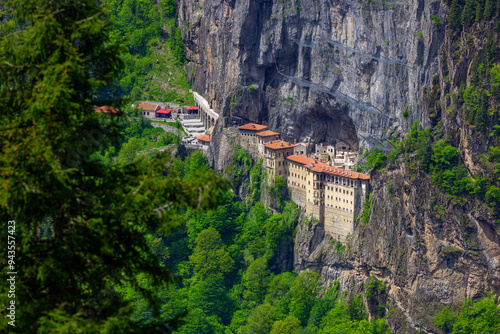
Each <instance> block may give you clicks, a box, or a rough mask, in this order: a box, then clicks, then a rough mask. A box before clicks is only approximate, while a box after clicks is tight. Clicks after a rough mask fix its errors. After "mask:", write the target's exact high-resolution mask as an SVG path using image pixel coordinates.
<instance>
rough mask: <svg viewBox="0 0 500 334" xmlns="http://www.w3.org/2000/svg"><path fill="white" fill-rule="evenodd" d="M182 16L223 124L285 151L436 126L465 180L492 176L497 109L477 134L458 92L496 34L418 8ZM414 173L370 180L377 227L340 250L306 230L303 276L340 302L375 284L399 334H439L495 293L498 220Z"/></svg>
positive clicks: (375, 142)
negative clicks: (310, 275) (280, 141)
mask: <svg viewBox="0 0 500 334" xmlns="http://www.w3.org/2000/svg"><path fill="white" fill-rule="evenodd" d="M178 10H179V21H180V22H179V23H180V26H181V29H182V33H183V37H184V39H185V40H186V47H187V49H186V52H187V58H188V59H189V61H190V62H189V64H188V65H187V67H186V68H187V71H188V75H189V76H190V77H191V79H192V82H193V87H194V89H195V90H197V91H198V92H201V93H202V94H203V95H204V96H205V97H206V98H207V99H208V100H209V102H210V103H211V104H212V107H213V108H214V109H215V110H217V111H218V112H219V113H221V114H223V115H225V116H229V115H234V116H238V117H242V118H244V119H245V120H248V121H254V122H262V123H265V124H267V125H269V126H270V127H271V128H272V129H274V130H277V131H279V132H281V133H282V136H283V137H284V138H285V139H287V140H297V141H309V142H312V143H317V142H323V141H326V142H335V141H336V140H339V139H340V140H344V141H346V142H348V143H349V144H351V145H354V146H361V147H365V148H368V147H382V148H383V147H385V140H386V139H388V138H390V137H392V136H394V137H396V138H401V137H404V136H405V135H406V134H407V133H408V132H409V128H410V126H411V124H412V123H413V121H414V120H418V121H419V123H420V124H422V125H424V126H430V127H435V126H436V125H438V127H437V128H439V129H440V130H439V131H441V132H442V133H443V136H444V137H446V138H447V140H448V141H449V142H450V143H452V144H453V145H454V146H455V147H458V148H459V153H460V157H461V159H462V161H463V163H464V164H465V167H466V169H467V172H468V174H469V175H471V176H472V177H476V176H479V175H486V174H488V173H491V169H488V167H487V164H486V163H484V162H482V161H484V157H482V154H485V153H486V152H488V149H489V147H490V146H491V145H492V144H493V143H494V142H495V139H494V138H492V137H491V136H489V135H488V133H489V132H488V131H491V129H492V126H494V125H495V124H498V122H497V120H496V119H495V117H498V114H497V112H494V110H498V105H495V104H493V105H492V109H491V110H493V111H492V112H490V114H489V116H488V117H489V118H490V121H489V125H488V126H487V129H483V130H482V131H479V128H478V127H474V126H471V125H470V124H469V125H467V124H468V123H467V122H468V121H467V117H466V116H465V115H466V114H467V113H466V112H465V111H464V108H463V106H461V103H463V101H462V102H460V97H459V95H460V94H459V93H458V92H459V90H461V89H462V90H463V86H464V85H468V84H469V83H470V80H471V77H472V76H473V75H474V71H475V70H476V69H477V64H476V65H474V64H473V63H474V61H476V60H477V59H482V57H484V56H485V53H486V52H487V50H488V49H489V48H490V49H491V46H488V45H489V44H488V43H490V44H492V43H493V45H496V48H497V49H498V44H499V36H498V30H495V29H493V23H479V24H476V25H475V27H473V28H471V29H467V30H466V31H461V32H457V31H452V30H448V29H447V15H448V14H447V13H448V7H447V5H446V4H445V3H443V2H441V1H421V0H413V1H410V0H402V1H401V0H399V1H394V2H391V1H378V0H372V1H369V2H365V1H358V2H356V1H349V0H341V1H330V0H311V1H300V0H281V1H278V0H261V1H259V0H237V1H236V0H233V1H222V0H205V1H192V0H190V1H187V0H180V1H179V9H178ZM460 87H462V88H460ZM469 118H470V117H469ZM224 138H225V136H224V135H223V134H222V132H220V131H218V132H217V133H216V135H215V136H214V145H212V154H213V156H214V163H215V164H216V166H217V168H218V169H221V168H222V167H223V166H224V165H225V163H224V161H229V160H230V159H229V158H228V157H227V152H228V150H227V149H224V150H221V149H220V148H224V147H226V148H227V147H228V142H227V140H225V139H224ZM410 161H411V158H410ZM415 166H416V165H415V164H414V163H408V162H402V161H399V162H396V163H394V164H392V165H391V166H390V167H389V168H388V169H387V170H384V171H380V172H376V173H374V174H373V175H372V201H371V214H370V219H369V221H368V222H367V223H366V224H364V223H362V222H361V221H360V220H358V222H357V224H356V226H355V230H354V233H353V235H352V236H351V238H350V240H349V242H348V243H347V245H346V248H345V249H344V248H342V247H339V245H337V244H336V243H335V242H333V241H332V240H331V238H330V237H329V236H328V235H326V234H325V233H324V229H323V228H322V226H320V225H314V224H302V225H300V226H299V228H298V231H297V236H296V240H295V249H294V263H295V264H294V266H295V268H296V269H298V270H304V269H311V270H314V271H317V272H319V273H321V274H322V276H323V277H324V278H325V279H326V281H328V282H331V281H333V280H338V281H339V283H340V286H341V288H342V289H343V290H352V289H358V290H359V289H362V286H363V284H364V282H366V281H367V279H368V278H369V277H371V276H375V277H376V278H378V279H380V280H382V281H384V282H386V283H387V284H388V289H387V298H388V300H387V304H386V307H387V310H391V312H388V313H387V314H388V322H389V323H390V324H391V326H392V327H393V329H395V330H397V331H398V332H416V331H417V330H419V329H421V330H423V331H424V332H429V333H434V332H439V330H438V329H437V328H436V327H435V325H434V324H433V321H432V317H433V315H435V314H436V313H437V312H439V311H440V309H442V307H443V305H445V304H455V303H458V302H459V301H461V300H463V298H465V297H480V296H481V295H482V294H483V293H484V292H485V291H493V292H495V293H500V237H499V224H498V223H496V222H495V221H497V220H499V219H500V218H499V217H498V216H496V215H495V214H493V213H492V212H493V211H492V210H491V209H489V208H487V207H486V206H485V205H484V201H482V200H478V199H474V198H472V197H466V198H462V199H457V198H454V197H452V196H448V195H446V194H444V193H443V192H442V191H441V190H439V188H438V187H437V186H436V185H434V184H433V183H432V182H431V180H430V178H429V176H428V175H426V174H425V173H424V172H423V171H422V170H420V169H418V164H417V168H415Z"/></svg>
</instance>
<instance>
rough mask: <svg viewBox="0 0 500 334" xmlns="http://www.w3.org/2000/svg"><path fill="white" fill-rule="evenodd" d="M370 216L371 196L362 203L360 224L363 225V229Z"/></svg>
mask: <svg viewBox="0 0 500 334" xmlns="http://www.w3.org/2000/svg"><path fill="white" fill-rule="evenodd" d="M371 214H372V194H370V196H369V197H368V198H367V199H365V201H364V202H363V212H362V213H361V224H363V226H364V227H366V226H367V225H368V222H369V221H370V215H371Z"/></svg>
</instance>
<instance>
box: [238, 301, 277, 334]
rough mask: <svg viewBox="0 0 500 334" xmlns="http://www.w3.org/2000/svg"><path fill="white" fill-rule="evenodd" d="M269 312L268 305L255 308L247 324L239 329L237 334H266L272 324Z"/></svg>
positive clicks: (270, 307) (269, 306)
mask: <svg viewBox="0 0 500 334" xmlns="http://www.w3.org/2000/svg"><path fill="white" fill-rule="evenodd" d="M271 310H272V306H271V305H270V304H262V305H259V306H257V307H256V308H255V309H254V310H253V311H252V313H250V316H249V317H248V321H247V324H246V325H245V326H243V327H241V328H240V329H239V331H238V334H268V333H269V331H270V330H271V326H272V324H273V322H272V319H271V317H270V314H271Z"/></svg>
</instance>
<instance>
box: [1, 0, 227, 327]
mask: <svg viewBox="0 0 500 334" xmlns="http://www.w3.org/2000/svg"><path fill="white" fill-rule="evenodd" d="M148 3H149V2H148ZM100 4H101V2H100V1H93V0H88V1H79V0H73V1H48V0H36V1H35V0H9V1H3V2H2V9H3V10H5V11H6V12H8V13H9V16H8V18H6V17H5V16H4V17H3V18H4V19H3V20H2V21H1V23H0V24H1V28H0V29H1V34H0V54H1V55H2V62H0V77H1V85H2V89H1V90H0V105H1V107H2V113H1V116H0V118H1V121H0V141H1V142H2V146H1V148H0V150H1V154H0V187H1V191H0V215H1V217H2V221H3V223H2V224H3V226H5V230H7V228H6V224H7V222H8V221H9V220H15V221H16V235H15V237H16V239H15V241H16V255H17V258H18V259H19V260H20V263H21V264H22V265H21V266H22V270H21V268H19V270H17V272H18V274H17V277H16V278H17V280H16V283H17V285H16V305H25V306H26V307H19V308H16V327H15V330H16V331H18V332H22V333H34V332H38V331H40V332H72V331H80V332H85V333H114V332H120V333H132V332H138V333H140V332H142V333H144V332H148V333H153V332H157V331H158V329H159V328H158V326H163V323H164V322H165V320H167V319H172V317H168V318H161V317H160V316H159V315H160V311H161V307H160V300H161V298H160V297H159V296H158V295H157V294H156V291H157V290H160V289H161V288H162V287H164V286H165V285H166V284H167V283H169V282H171V272H170V270H169V268H168V267H167V266H165V265H163V264H162V263H161V261H163V260H165V257H166V256H167V255H168V252H166V251H165V248H164V247H163V245H161V244H158V242H157V241H155V239H148V238H147V237H146V235H147V233H146V231H151V232H152V233H166V232H169V231H171V230H172V229H173V228H175V227H177V226H179V225H181V224H182V223H183V222H184V220H185V215H186V213H187V212H188V211H189V212H192V213H193V214H195V213H199V212H200V211H202V210H204V209H206V208H208V207H213V206H215V205H218V204H219V203H220V199H221V196H220V195H221V189H223V188H225V185H226V181H224V180H223V179H222V178H221V177H219V176H216V175H215V173H213V172H205V173H199V174H197V175H195V176H193V177H192V178H191V179H189V182H184V180H182V179H181V178H179V177H177V176H175V175H171V174H170V173H169V172H168V167H166V166H167V164H168V162H169V158H168V157H167V156H166V155H161V154H160V155H158V156H156V157H154V158H152V159H151V160H150V161H148V162H147V163H145V162H144V161H135V162H132V163H128V164H126V165H121V164H110V165H106V164H104V163H103V161H101V160H100V159H98V158H96V157H97V156H98V155H100V153H101V150H107V149H108V148H109V150H110V151H111V149H110V148H111V147H112V148H113V149H114V152H116V151H118V150H119V149H120V146H121V144H123V143H125V142H127V143H128V140H125V139H126V138H125V137H126V134H125V133H121V132H122V131H128V130H130V131H132V130H133V131H136V130H137V128H135V127H133V126H130V127H129V129H128V130H124V129H123V127H122V125H123V124H127V123H128V122H129V121H128V120H127V119H126V117H125V116H124V115H123V114H114V115H107V114H101V113H96V112H95V111H94V108H93V106H94V105H101V104H103V102H104V101H101V100H99V99H98V97H100V96H101V93H102V90H103V89H105V88H106V87H110V86H111V84H112V78H117V77H118V76H119V71H120V70H121V69H123V67H124V66H123V65H124V63H123V59H122V58H121V55H122V52H124V51H125V48H124V46H123V44H122V40H121V38H120V37H119V36H112V37H110V35H113V28H112V26H111V25H110V23H109V22H108V21H107V15H108V14H107V13H106V12H105V11H104V9H103V8H102V7H101V6H100ZM137 6H139V7H140V8H139V9H140V10H142V8H143V7H141V6H142V2H141V3H140V4H138V5H137ZM128 14H130V13H128ZM128 14H127V15H128ZM132 14H133V13H132ZM144 15H146V14H144ZM131 19H135V18H131ZM106 104H111V105H115V106H117V107H121V105H122V104H121V103H120V101H106ZM134 141H135V140H134ZM132 144H134V143H132ZM132 144H130V146H134V145H132ZM132 148H133V147H132ZM108 153H109V151H108ZM106 155H107V157H108V158H110V156H109V154H106ZM126 156H127V154H124V157H125V158H124V159H127V160H128V161H130V160H131V156H130V154H128V158H127V157H126ZM110 160H111V159H110ZM163 172H165V174H166V175H168V176H167V177H165V176H164V173H163ZM46 225H50V228H46ZM42 227H43V228H42ZM39 230H40V231H42V230H44V231H49V232H46V233H44V234H43V235H38V234H37V233H36V232H37V231H39ZM0 252H1V255H2V256H3V258H7V253H6V248H2V250H1V251H0ZM158 254H159V255H160V257H161V259H159V258H158V257H157V255H158ZM143 281H146V282H147V284H143ZM122 283H127V284H128V287H129V288H130V289H132V290H133V291H135V292H136V293H137V294H136V295H135V296H137V298H138V299H139V298H142V299H141V300H142V301H143V302H144V303H143V304H141V305H145V306H144V307H138V308H140V309H141V310H142V311H144V312H142V313H143V314H150V315H151V318H150V319H149V320H150V321H149V322H147V323H146V322H143V323H138V322H137V321H135V320H136V319H135V318H134V317H133V315H132V311H133V309H132V308H131V306H130V304H129V299H126V298H125V297H124V296H122V295H121V294H118V293H117V292H116V290H118V287H119V286H120V285H121V284H122ZM113 287H115V288H116V290H115V289H113ZM7 288H8V286H7V285H5V284H2V285H0V291H1V293H0V302H1V304H2V305H6V304H7V303H8V299H7V290H6V289H7ZM129 292H130V291H129ZM134 299H135V298H134ZM138 305H139V304H138ZM148 309H149V311H147V310H148ZM7 326H8V325H7V322H5V321H3V322H2V323H1V324H0V331H1V332H6V331H7V330H8V329H7ZM140 326H142V328H140Z"/></svg>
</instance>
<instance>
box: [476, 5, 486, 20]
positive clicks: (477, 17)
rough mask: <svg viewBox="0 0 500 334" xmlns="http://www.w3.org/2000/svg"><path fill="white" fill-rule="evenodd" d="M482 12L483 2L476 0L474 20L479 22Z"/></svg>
mask: <svg viewBox="0 0 500 334" xmlns="http://www.w3.org/2000/svg"><path fill="white" fill-rule="evenodd" d="M483 12H484V10H483V3H482V2H481V1H478V2H477V5H476V22H479V21H481V20H482V18H483Z"/></svg>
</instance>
